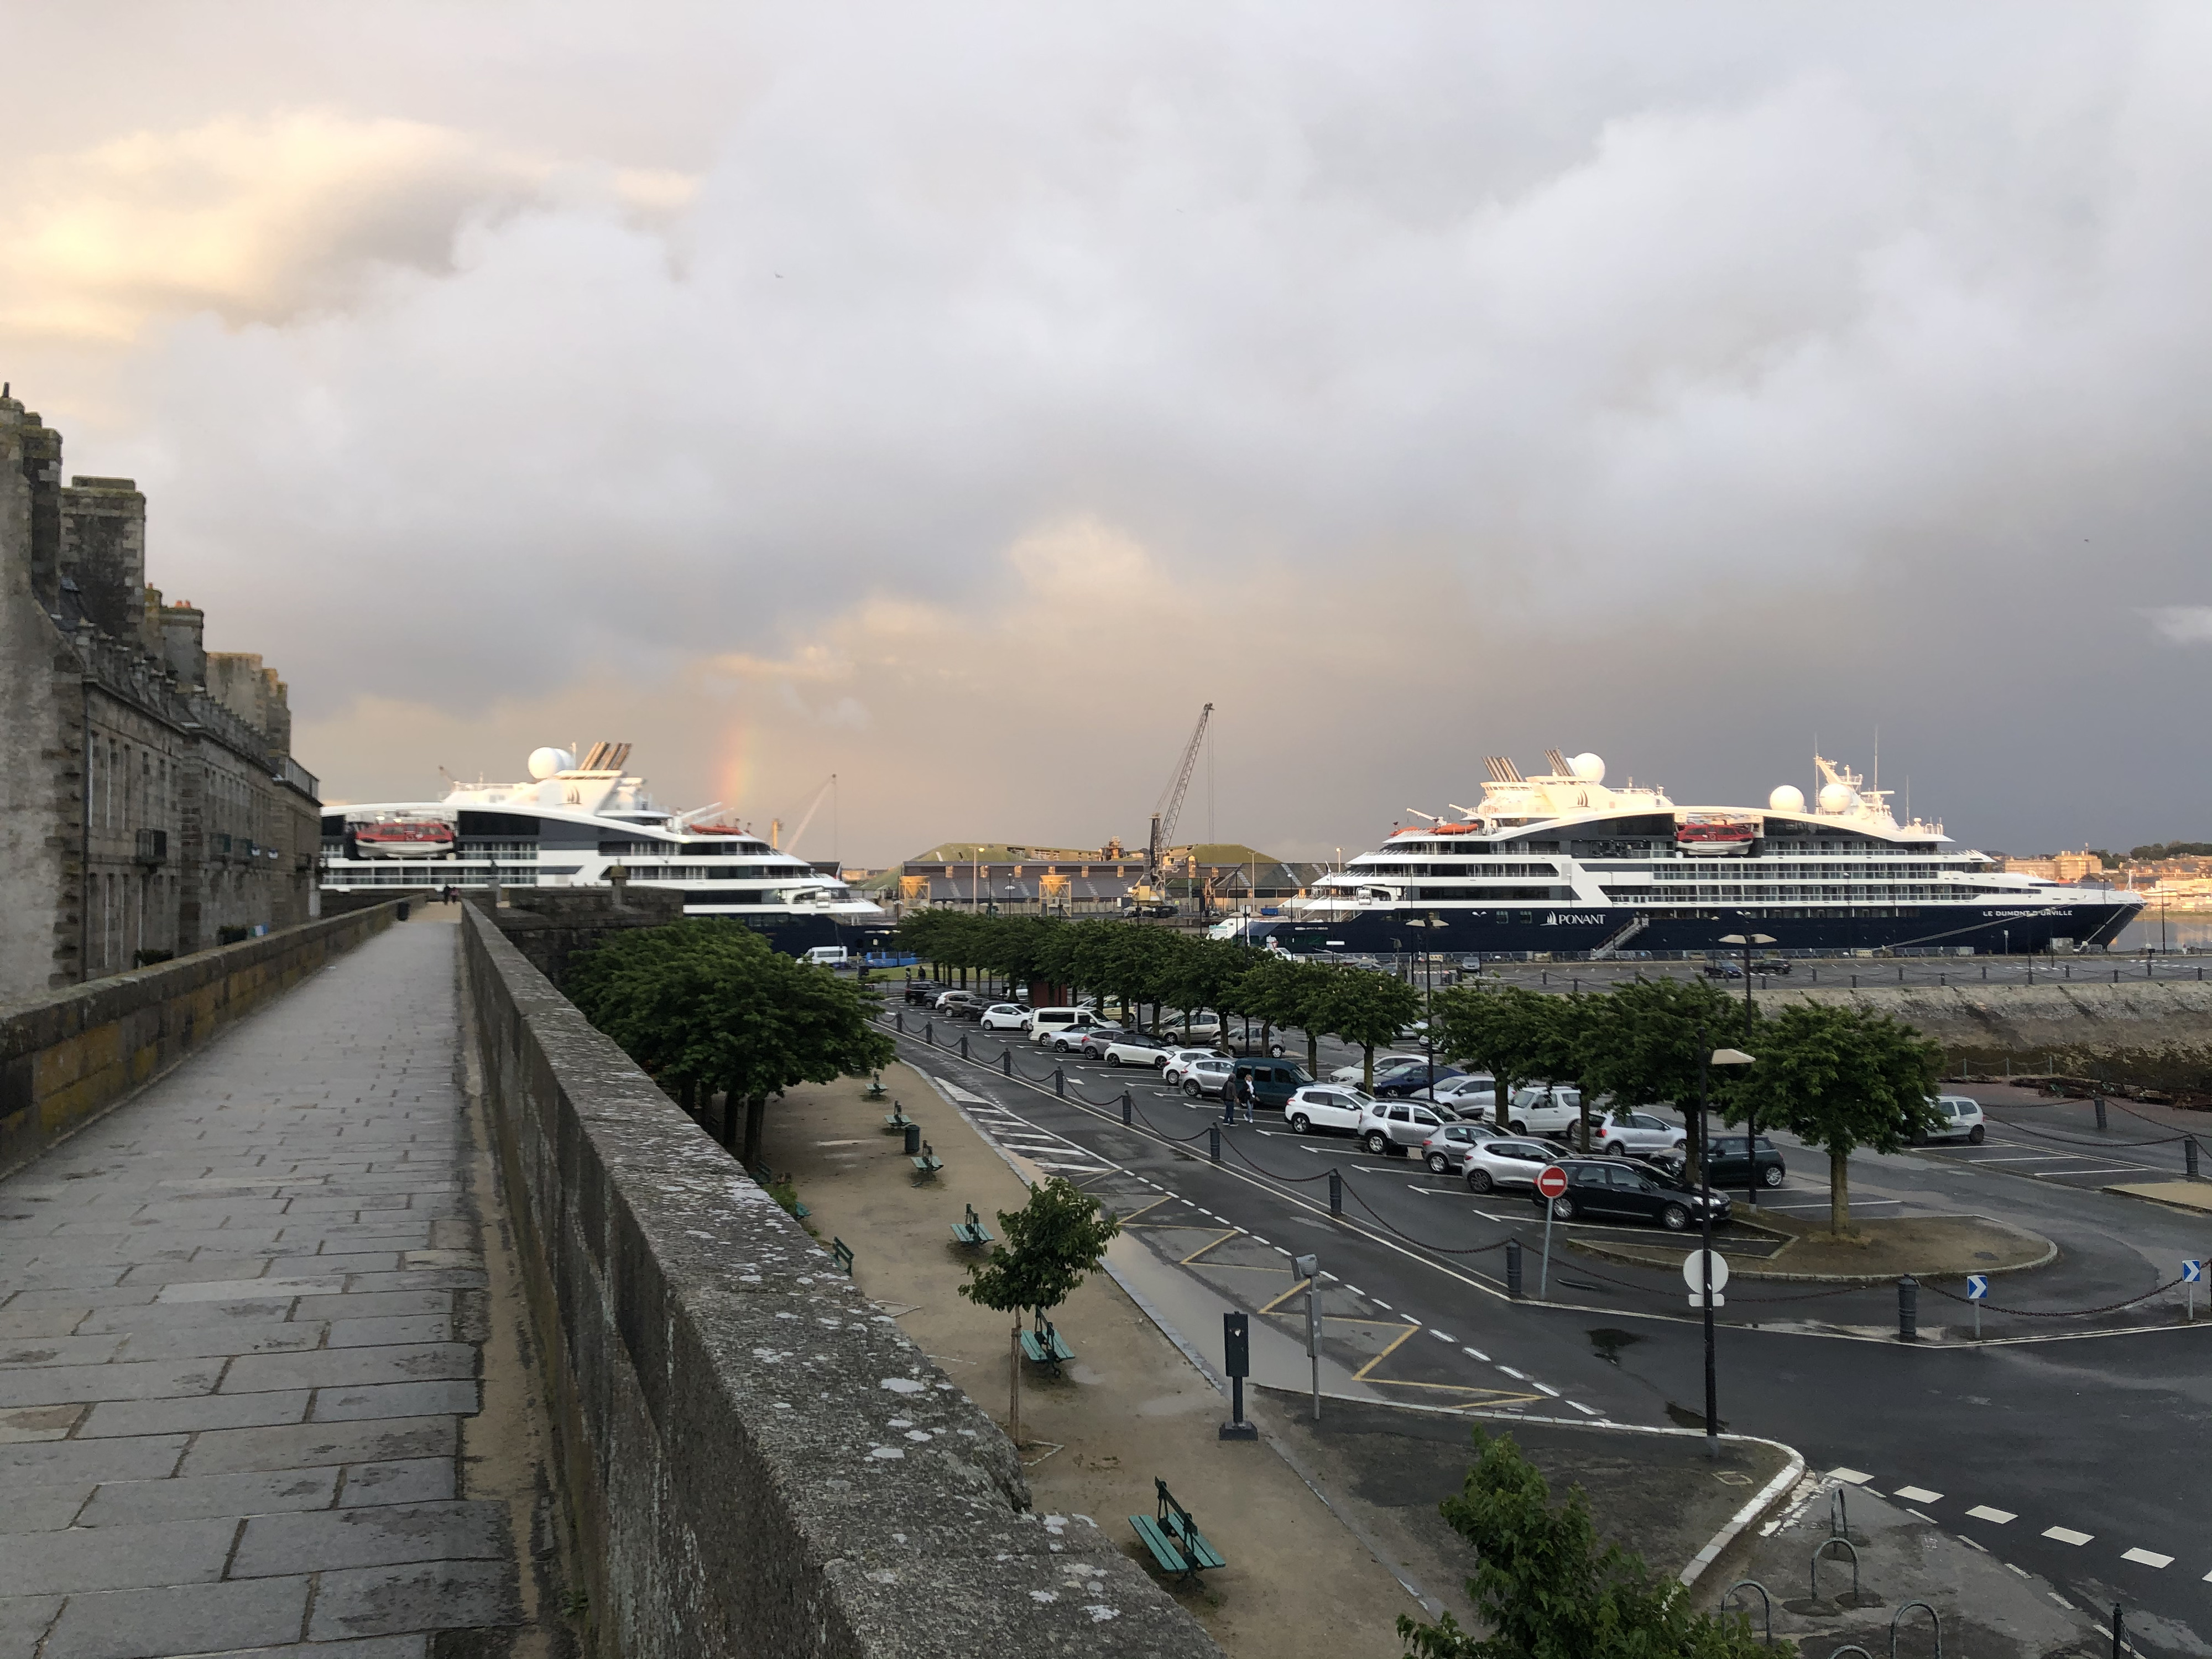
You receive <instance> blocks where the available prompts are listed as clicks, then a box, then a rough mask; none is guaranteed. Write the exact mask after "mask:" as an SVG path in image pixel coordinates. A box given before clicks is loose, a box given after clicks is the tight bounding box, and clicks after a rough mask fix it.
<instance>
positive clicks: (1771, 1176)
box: [1759, 1164, 1783, 1187]
mask: <svg viewBox="0 0 2212 1659" xmlns="http://www.w3.org/2000/svg"><path fill="white" fill-rule="evenodd" d="M1782 1173H1783V1172H1782V1166H1781V1165H1780V1164H1768V1165H1767V1166H1766V1167H1765V1169H1763V1170H1760V1171H1759V1185H1760V1186H1762V1187H1779V1186H1780V1185H1781V1184H1782Z"/></svg>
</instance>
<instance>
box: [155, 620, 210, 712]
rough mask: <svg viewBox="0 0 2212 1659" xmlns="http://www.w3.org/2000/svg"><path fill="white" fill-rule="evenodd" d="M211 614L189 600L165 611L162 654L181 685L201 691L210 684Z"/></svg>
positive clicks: (162, 621)
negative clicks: (208, 638)
mask: <svg viewBox="0 0 2212 1659" xmlns="http://www.w3.org/2000/svg"><path fill="white" fill-rule="evenodd" d="M206 630H207V613H206V612H205V611H202V610H200V609H199V607H198V606H197V605H194V604H192V602H191V600H189V599H179V600H178V601H177V602H176V603H175V604H174V605H171V606H169V607H168V608H167V610H165V611H162V612H161V655H162V656H163V658H165V659H167V662H168V665H169V666H170V667H172V668H173V669H175V670H176V671H177V684H179V685H180V686H182V687H183V688H184V689H185V690H187V691H197V690H199V689H200V688H201V687H203V686H204V685H205V684H207V647H205V646H204V644H203V643H202V641H203V640H204V637H205V635H206Z"/></svg>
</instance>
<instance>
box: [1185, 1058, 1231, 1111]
mask: <svg viewBox="0 0 2212 1659" xmlns="http://www.w3.org/2000/svg"><path fill="white" fill-rule="evenodd" d="M1236 1066H1237V1062H1236V1061H1235V1060H1228V1059H1225V1058H1224V1057H1223V1056H1221V1055H1219V1054H1208V1055H1206V1057H1205V1058H1204V1059H1203V1060H1193V1061H1191V1062H1190V1064H1189V1065H1188V1066H1184V1067H1183V1068H1182V1091H1183V1093H1185V1094H1187V1095H1188V1096H1189V1097H1191V1098H1192V1099H1193V1100H1196V1099H1197V1098H1198V1097H1200V1095H1218V1094H1219V1093H1220V1092H1221V1091H1222V1089H1223V1088H1224V1087H1225V1085H1227V1084H1228V1082H1229V1079H1230V1078H1231V1077H1232V1076H1233V1075H1235V1073H1236Z"/></svg>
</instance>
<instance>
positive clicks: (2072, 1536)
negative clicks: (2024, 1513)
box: [2043, 1527, 2097, 1549]
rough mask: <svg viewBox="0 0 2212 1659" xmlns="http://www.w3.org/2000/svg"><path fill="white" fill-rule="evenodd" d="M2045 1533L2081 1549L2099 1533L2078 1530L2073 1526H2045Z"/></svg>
mask: <svg viewBox="0 0 2212 1659" xmlns="http://www.w3.org/2000/svg"><path fill="white" fill-rule="evenodd" d="M2043 1535H2044V1536H2045V1538H2051V1539H2056V1540H2057V1541H2058V1542H2060V1543H2062V1544H2071V1545H2073V1546H2074V1547H2075V1548H2076V1549H2079V1548H2080V1547H2081V1546H2082V1545H2084V1544H2086V1543H2087V1542H2088V1541H2090V1540H2091V1539H2092V1538H2094V1537H2095V1536H2096V1535H2097V1534H2095V1533H2093V1532H2076V1531H2075V1530H2074V1528H2071V1527H2045V1528H2044V1529H2043Z"/></svg>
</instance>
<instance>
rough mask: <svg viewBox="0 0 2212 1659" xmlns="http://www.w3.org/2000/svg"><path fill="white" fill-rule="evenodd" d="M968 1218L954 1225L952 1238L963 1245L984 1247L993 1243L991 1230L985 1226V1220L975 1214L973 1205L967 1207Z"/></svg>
mask: <svg viewBox="0 0 2212 1659" xmlns="http://www.w3.org/2000/svg"><path fill="white" fill-rule="evenodd" d="M966 1208H967V1211H968V1218H967V1219H966V1220H965V1221H956V1222H954V1223H953V1224H952V1237H954V1238H955V1239H956V1240H957V1241H958V1242H959V1243H963V1244H975V1245H982V1244H988V1243H990V1242H991V1230H990V1229H989V1228H988V1227H986V1226H985V1225H983V1218H982V1217H981V1216H979V1215H977V1214H976V1213H975V1206H974V1205H973V1204H970V1205H968V1206H966Z"/></svg>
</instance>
